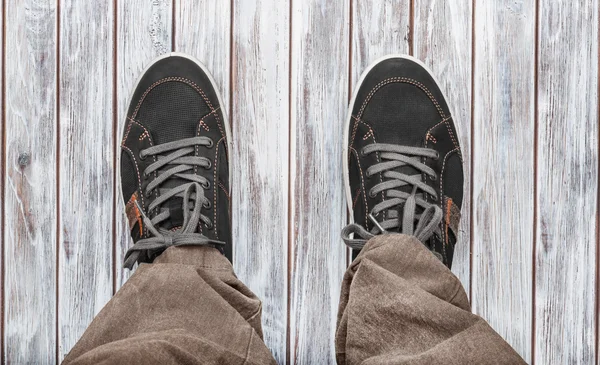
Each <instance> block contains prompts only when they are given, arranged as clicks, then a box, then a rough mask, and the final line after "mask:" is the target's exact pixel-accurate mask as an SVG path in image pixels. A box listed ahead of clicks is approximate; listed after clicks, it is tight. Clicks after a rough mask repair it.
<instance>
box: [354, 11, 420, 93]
mask: <svg viewBox="0 0 600 365" xmlns="http://www.w3.org/2000/svg"><path fill="white" fill-rule="evenodd" d="M351 1H352V35H351V36H352V40H351V42H352V70H351V78H352V80H351V81H352V90H353V91H354V87H355V86H356V83H357V82H358V79H359V78H360V75H361V74H362V73H363V71H364V70H365V69H366V68H367V67H368V66H369V65H370V64H371V63H372V62H374V61H376V60H377V59H379V58H381V57H384V56H387V55H389V54H408V53H409V52H410V45H409V41H410V36H411V29H410V1H407V0H402V1H390V0H379V1H367V0H351Z"/></svg>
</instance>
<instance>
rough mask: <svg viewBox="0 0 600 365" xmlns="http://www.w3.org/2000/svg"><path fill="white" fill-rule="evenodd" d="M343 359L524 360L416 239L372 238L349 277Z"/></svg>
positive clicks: (341, 333)
mask: <svg viewBox="0 0 600 365" xmlns="http://www.w3.org/2000/svg"><path fill="white" fill-rule="evenodd" d="M335 343H336V356H337V360H338V363H339V364H361V363H364V364H524V363H525V362H524V361H523V360H522V359H521V357H520V356H519V355H518V354H517V353H516V352H515V351H514V350H513V349H512V348H511V347H510V346H509V345H508V344H507V343H506V342H505V341H504V340H503V339H502V337H500V336H499V335H498V334H497V333H496V332H494V330H493V329H492V328H491V327H490V326H489V325H488V324H487V323H486V322H485V321H484V320H483V319H482V318H480V317H479V316H476V315H474V314H472V313H471V312H470V306H469V301H468V299H467V295H466V294H465V291H464V289H463V287H462V285H461V283H460V282H459V281H458V279H457V278H456V277H455V276H454V275H453V274H452V272H450V270H449V269H448V268H447V267H446V266H445V265H444V264H442V262H441V261H440V260H438V259H437V258H436V257H435V256H434V255H432V254H431V252H430V251H429V250H428V249H427V248H426V247H425V246H424V245H423V244H422V243H421V242H419V241H418V240H417V239H416V238H414V237H412V236H406V235H396V234H394V235H381V236H377V237H376V238H373V239H371V240H370V241H369V242H368V243H367V244H366V245H365V247H364V249H363V250H362V252H361V253H360V254H359V255H358V257H357V258H356V260H354V262H353V263H352V265H351V266H350V267H349V268H348V271H347V272H346V274H345V276H344V282H343V284H342V292H341V299H340V308H339V314H338V326H337V333H336V341H335Z"/></svg>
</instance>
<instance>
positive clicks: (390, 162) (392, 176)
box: [342, 143, 443, 250]
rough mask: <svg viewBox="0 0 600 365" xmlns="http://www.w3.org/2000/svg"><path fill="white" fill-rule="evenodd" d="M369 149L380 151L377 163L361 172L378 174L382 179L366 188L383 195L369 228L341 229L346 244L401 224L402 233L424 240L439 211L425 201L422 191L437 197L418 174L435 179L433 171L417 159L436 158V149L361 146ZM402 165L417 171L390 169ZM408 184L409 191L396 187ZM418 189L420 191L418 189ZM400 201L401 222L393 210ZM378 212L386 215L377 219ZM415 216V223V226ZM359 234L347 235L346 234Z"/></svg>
mask: <svg viewBox="0 0 600 365" xmlns="http://www.w3.org/2000/svg"><path fill="white" fill-rule="evenodd" d="M371 153H381V156H380V157H381V161H382V162H380V163H377V164H374V165H372V166H370V167H369V168H368V169H367V171H366V172H365V173H366V175H367V176H372V175H374V174H379V173H381V174H382V177H383V181H382V182H381V183H379V184H377V185H375V186H373V188H371V190H370V191H369V192H368V194H369V196H370V197H371V198H375V197H376V196H377V194H379V193H382V192H385V194H386V198H387V199H385V200H382V201H381V202H379V203H377V204H376V205H375V206H374V207H373V209H372V210H371V212H369V219H370V220H371V221H372V222H373V224H374V227H373V229H372V230H371V231H370V232H369V231H368V230H367V229H366V228H365V227H363V226H361V225H359V224H356V223H353V224H349V225H347V226H346V227H344V229H343V230H342V239H343V240H344V242H345V243H346V245H347V246H348V247H350V248H352V249H357V250H360V249H362V248H363V247H364V245H365V243H367V241H368V240H369V239H371V238H373V237H374V236H376V235H378V234H385V233H387V232H388V230H389V229H394V228H400V227H401V228H402V233H403V234H406V235H411V236H415V237H416V238H417V239H418V240H419V241H421V242H425V241H427V240H428V239H429V238H430V237H431V236H432V235H433V234H434V233H435V232H436V231H438V230H439V226H440V223H441V221H442V218H443V213H442V210H441V209H440V207H438V206H437V205H435V204H431V203H428V202H427V201H425V200H424V199H423V197H422V196H423V193H426V194H429V195H431V196H432V197H433V199H434V200H437V199H438V196H437V192H436V191H435V189H433V188H432V187H430V186H429V185H427V184H426V183H425V182H424V181H423V178H422V174H421V173H424V174H427V175H429V176H431V177H432V178H433V179H437V175H436V173H435V171H434V170H433V169H432V168H430V167H429V166H427V165H426V164H424V163H423V162H421V159H422V158H438V153H437V152H436V151H435V150H432V149H429V148H420V147H409V146H398V145H393V144H384V143H374V144H370V145H367V146H365V147H364V148H363V149H362V151H361V154H362V155H369V154H371ZM403 166H412V167H414V168H415V169H416V170H417V171H419V172H420V173H419V174H416V175H407V174H403V173H400V172H398V171H394V170H395V169H398V168H400V167H403ZM407 185H409V186H412V192H411V193H408V192H406V191H400V190H397V189H398V188H402V187H404V186H407ZM419 191H421V192H422V193H418V192H419ZM402 204H404V207H403V209H402V222H400V218H399V216H398V214H397V211H396V210H394V209H396V208H400V206H401V205H402ZM417 207H421V208H422V209H423V211H422V213H421V214H417ZM381 212H386V219H385V220H383V221H381V222H379V221H378V220H377V219H376V218H375V216H376V215H378V214H379V213H381ZM415 220H417V221H418V222H417V225H416V227H415ZM351 234H354V236H355V237H356V236H359V237H360V238H350V235H351Z"/></svg>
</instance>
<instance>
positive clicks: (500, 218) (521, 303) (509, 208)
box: [472, 0, 535, 362]
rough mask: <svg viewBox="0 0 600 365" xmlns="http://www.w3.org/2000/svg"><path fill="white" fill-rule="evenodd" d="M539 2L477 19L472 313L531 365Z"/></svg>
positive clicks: (479, 10) (509, 4) (481, 12)
mask: <svg viewBox="0 0 600 365" xmlns="http://www.w3.org/2000/svg"><path fill="white" fill-rule="evenodd" d="M534 67H535V1H533V0H526V1H519V2H514V1H503V2H482V3H481V4H478V5H477V7H476V14H475V75H474V78H475V80H474V85H475V89H474V95H475V96H474V100H473V105H474V107H473V112H474V116H473V118H474V123H473V125H474V137H473V160H474V164H473V204H474V208H473V298H472V302H473V310H474V312H475V313H477V314H479V315H481V316H482V317H483V318H485V319H486V320H488V321H489V323H490V325H491V326H492V327H493V328H494V329H495V330H496V331H497V332H498V333H499V334H500V335H501V336H502V337H504V338H505V339H506V340H507V341H508V343H509V344H510V345H512V346H513V348H515V350H517V352H519V354H520V355H521V356H522V357H523V358H524V359H525V360H526V361H527V362H531V359H532V353H531V340H532V337H531V336H532V329H531V324H532V290H533V289H532V285H533V275H532V272H533V268H532V265H533V262H532V252H533V234H534V232H533V220H534V218H533V214H534V190H533V189H534V185H535V181H534V154H535V153H534V149H535V148H534V144H535V142H534V140H535V132H534V124H535V121H534V111H535V100H534V90H535V84H534Z"/></svg>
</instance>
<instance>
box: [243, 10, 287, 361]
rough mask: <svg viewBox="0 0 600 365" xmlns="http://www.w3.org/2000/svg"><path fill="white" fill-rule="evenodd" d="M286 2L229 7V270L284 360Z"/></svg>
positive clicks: (267, 340)
mask: <svg viewBox="0 0 600 365" xmlns="http://www.w3.org/2000/svg"><path fill="white" fill-rule="evenodd" d="M289 6H290V5H289V2H288V1H281V0H250V1H248V0H243V1H242V0H238V1H235V2H234V4H233V13H234V14H233V54H232V56H231V57H232V63H233V69H232V75H231V78H232V88H233V95H235V99H234V100H233V110H232V133H233V135H234V136H236V139H235V143H234V145H233V153H232V155H231V156H232V161H231V162H232V164H233V176H232V184H233V185H232V188H233V190H232V199H233V201H232V208H233V211H232V214H233V218H232V219H233V222H234V224H233V236H234V237H235V241H234V243H233V244H234V248H235V255H234V257H235V259H234V266H235V271H236V273H237V275H238V277H239V278H240V279H241V280H242V281H244V283H245V284H246V285H247V286H248V287H249V288H250V289H251V290H252V291H253V292H254V293H255V294H256V295H258V296H259V298H261V300H262V302H263V314H262V321H263V331H264V335H265V337H264V339H265V343H266V344H267V346H268V347H269V348H270V349H271V352H272V353H273V355H274V356H275V359H276V360H277V361H278V363H281V364H283V363H285V361H286V336H287V294H288V286H287V273H288V264H287V257H288V190H289V189H288V184H289V180H288V178H289V176H288V169H289V162H288V161H289V117H290V116H289V31H290V29H289V24H290V23H289V12H290V8H289Z"/></svg>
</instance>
